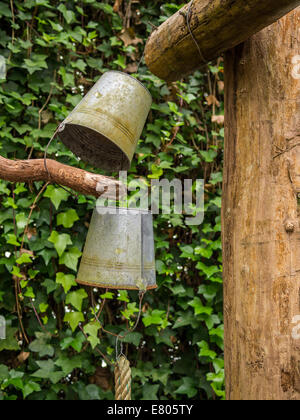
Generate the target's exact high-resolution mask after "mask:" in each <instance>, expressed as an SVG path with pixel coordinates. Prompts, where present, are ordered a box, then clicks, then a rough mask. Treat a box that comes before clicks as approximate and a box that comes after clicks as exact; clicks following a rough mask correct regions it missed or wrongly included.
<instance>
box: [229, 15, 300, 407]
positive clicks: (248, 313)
mask: <svg viewBox="0 0 300 420" xmlns="http://www.w3.org/2000/svg"><path fill="white" fill-rule="evenodd" d="M299 21H300V8H298V9H296V10H295V11H294V12H291V13H290V14H289V15H287V16H286V17H284V18H282V19H281V20H280V21H278V22H277V23H274V24H273V25H272V26H271V27H268V28H266V29H264V30H263V31H261V32H260V33H259V34H257V35H255V36H253V37H252V38H251V39H250V40H248V41H247V42H245V43H244V44H241V45H240V46H238V47H236V48H235V49H233V50H231V51H229V52H228V53H227V54H226V59H225V73H226V76H225V77H226V81H225V86H226V117H225V121H226V140H225V168H224V194H223V210H222V211H223V215H222V219H223V248H224V256H223V261H224V282H225V305H224V313H225V364H226V378H227V379H226V383H227V398H228V399H229V400H240V399H241V400H246V399H250V400H300V339H299V331H300V328H297V322H298V327H299V324H300V320H299V315H300V211H299V203H300V200H299V199H298V204H297V195H298V194H299V193H300V80H299V78H300V66H297V63H300V57H299V54H300V31H299ZM297 56H298V57H297ZM297 316H298V319H297ZM297 332H298V334H297Z"/></svg>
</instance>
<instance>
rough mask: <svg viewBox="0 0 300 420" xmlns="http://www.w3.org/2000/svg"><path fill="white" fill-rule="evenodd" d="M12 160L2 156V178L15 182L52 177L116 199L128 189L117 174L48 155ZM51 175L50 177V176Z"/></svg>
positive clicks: (58, 182)
mask: <svg viewBox="0 0 300 420" xmlns="http://www.w3.org/2000/svg"><path fill="white" fill-rule="evenodd" d="M46 163H47V169H48V172H49V173H48V172H47V170H46V168H45V165H44V160H43V159H32V160H10V159H5V158H4V157H2V156H0V179H3V180H5V181H11V182H32V181H50V182H53V183H57V184H60V185H63V186H65V187H68V188H71V189H72V190H74V191H77V192H79V193H81V194H85V195H93V196H95V197H100V196H101V195H102V194H103V193H105V197H107V198H111V199H115V198H116V195H117V196H118V195H119V194H120V196H121V195H123V194H124V193H125V186H124V185H123V184H122V183H121V182H119V181H116V180H115V179H113V178H110V177H106V176H103V175H97V174H93V173H90V172H87V171H84V170H82V169H78V168H74V167H72V166H68V165H63V164H61V163H59V162H56V161H55V160H51V159H47V161H46ZM49 175H50V177H49Z"/></svg>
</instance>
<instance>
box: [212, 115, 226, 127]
mask: <svg viewBox="0 0 300 420" xmlns="http://www.w3.org/2000/svg"><path fill="white" fill-rule="evenodd" d="M211 122H213V123H217V124H218V125H224V115H213V116H212V117H211Z"/></svg>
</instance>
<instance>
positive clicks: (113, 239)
mask: <svg viewBox="0 0 300 420" xmlns="http://www.w3.org/2000/svg"><path fill="white" fill-rule="evenodd" d="M114 210H115V211H116V214H99V211H97V209H96V210H95V211H94V214H93V217H92V220H91V224H90V227H89V231H88V236H87V240H86V244H85V248H84V251H83V256H82V259H81V263H80V267H79V272H78V276H77V281H78V283H80V284H83V285H88V286H94V287H100V288H109V289H127V290H131V289H132V290H148V289H155V288H156V270H155V253H154V236H153V219H152V215H151V214H150V213H149V212H147V211H140V210H133V209H126V208H122V209H121V208H120V209H114Z"/></svg>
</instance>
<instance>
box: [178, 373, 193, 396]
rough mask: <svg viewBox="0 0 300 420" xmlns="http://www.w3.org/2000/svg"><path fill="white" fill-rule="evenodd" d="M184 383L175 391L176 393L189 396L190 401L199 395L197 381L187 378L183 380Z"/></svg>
mask: <svg viewBox="0 0 300 420" xmlns="http://www.w3.org/2000/svg"><path fill="white" fill-rule="evenodd" d="M182 382H183V383H182V385H181V386H180V387H179V388H178V389H177V390H176V391H175V393H176V394H183V395H187V396H188V398H189V399H190V398H193V397H195V395H197V393H198V390H197V388H196V382H195V380H194V379H193V378H190V377H189V376H186V377H184V378H182Z"/></svg>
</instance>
